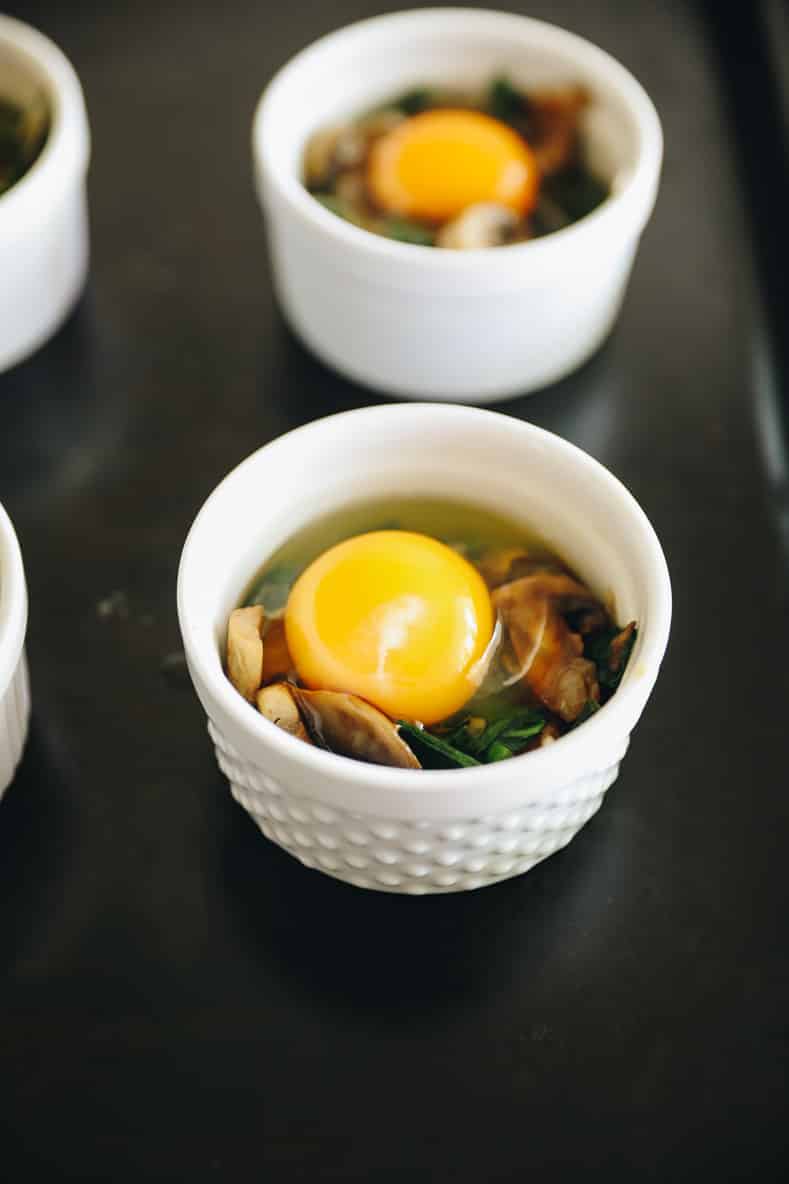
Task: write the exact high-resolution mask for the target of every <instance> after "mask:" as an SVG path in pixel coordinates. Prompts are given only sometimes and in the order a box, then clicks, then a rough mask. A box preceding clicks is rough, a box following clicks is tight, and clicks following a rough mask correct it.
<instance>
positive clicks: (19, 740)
mask: <svg viewBox="0 0 789 1184" xmlns="http://www.w3.org/2000/svg"><path fill="white" fill-rule="evenodd" d="M29 719H30V684H29V682H28V675H27V662H26V661H25V655H24V653H23V654H22V656H21V658H20V659H19V664H18V666H17V668H16V671H15V673H14V675H13V677H12V679H11V681H10V683H9V684H8V686H7V687H6V690H5V692H4V694H2V695H0V797H2V796H3V794H4V793H5V791H6V789H7V788H8V785H9V783H10V781H11V778H12V777H13V775H14V772H15V771H16V767H17V765H18V763H19V760H20V757H21V756H22V749H23V748H24V746H25V740H26V738H27V726H28V721H29Z"/></svg>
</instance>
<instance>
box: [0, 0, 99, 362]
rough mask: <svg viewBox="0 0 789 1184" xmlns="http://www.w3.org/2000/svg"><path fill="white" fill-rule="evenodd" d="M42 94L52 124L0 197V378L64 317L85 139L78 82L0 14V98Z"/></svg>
mask: <svg viewBox="0 0 789 1184" xmlns="http://www.w3.org/2000/svg"><path fill="white" fill-rule="evenodd" d="M39 90H43V91H44V92H45V94H46V95H47V98H48V100H49V103H50V106H51V112H52V124H51V127H50V131H49V136H48V138H47V142H46V144H45V145H44V148H43V151H42V152H41V155H40V156H39V158H38V160H36V162H35V163H34V164H33V167H32V168H31V169H30V170H29V171H28V172H27V173H26V174H25V175H24V176H23V177H22V178H21V179H20V180H19V181H18V182H17V183H16V184H15V185H13V186H12V187H11V189H9V190H7V191H6V193H4V194H3V195H2V196H0V372H2V371H3V370H6V369H8V368H9V367H10V366H13V365H14V364H15V363H16V362H20V361H22V359H23V358H26V357H27V356H28V355H29V354H31V353H32V352H33V351H34V350H35V349H37V348H38V347H39V346H40V345H42V344H43V343H44V342H45V341H46V340H47V339H48V338H49V337H51V336H52V334H53V333H54V332H55V330H56V329H57V328H58V327H59V326H60V324H61V323H62V321H63V320H64V319H65V318H66V316H67V315H68V313H69V312H70V311H71V308H72V306H73V305H74V303H75V301H76V300H77V297H78V296H79V294H80V292H81V290H82V286H83V284H84V281H85V276H86V273H87V266H88V225H87V206H86V200H85V177H86V173H87V167H88V156H89V135H88V121H87V116H86V114H85V104H84V102H83V98H82V89H81V87H80V84H79V80H78V78H77V76H76V74H75V73H74V70H73V69H72V67H71V65H70V64H69V62H68V61H67V60H66V58H65V57H64V56H63V54H62V53H61V52H60V50H59V49H58V48H57V46H56V45H53V43H52V42H51V41H50V40H49V39H48V38H46V37H44V36H43V35H42V34H41V33H38V32H37V31H36V30H35V29H32V28H30V26H29V25H25V24H23V23H22V22H21V21H17V20H13V19H12V18H11V17H7V16H0V94H1V95H2V96H3V97H4V98H9V99H13V100H15V101H17V102H21V103H23V104H24V103H27V102H28V101H29V100H30V98H31V97H32V96H33V95H34V94H35V93H36V92H37V91H39Z"/></svg>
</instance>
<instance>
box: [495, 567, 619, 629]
mask: <svg viewBox="0 0 789 1184" xmlns="http://www.w3.org/2000/svg"><path fill="white" fill-rule="evenodd" d="M511 570H512V572H513V579H518V578H521V577H523V576H526V575H529V576H531V578H532V580H533V584H532V588H533V590H534V593H535V595H536V594H538V593H539V594H541V595H543V596H547V597H548V598H549V599H550V600H552V601H554V602H555V603H556V606H557V608H558V609H559V612H560V613H562V614H563V615H569V616H572V617H573V618H574V620H573V622H572V625H573V632H577V633H582V634H586V633H592V632H593V631H594V630H595V629H602V628H604V627H605V626H606V625H607V624H608V622H609V618H608V613H607V612H606V611H605V609H604V608H603V606H602V604H601V603H600V601H599V600H598V599H597V597H596V596H595V594H594V593H593V592H592V591H590V589H589V588H587V587H586V585H585V584H582V583H581V582H580V581H579V580H576V579H575V577H574V576H571V575H570V574H569V572H567V571H566V570H564V569H562V568H561V567H560V566H559V565H558V564H551V563H543V564H542V565H541V566H540V567H538V568H536V569H533V570H532V571H531V572H527V571H525V570H523V569H522V568H519V566H518V565H517V564H513V567H512V569H511ZM516 572H518V575H516V574H515V573H516Z"/></svg>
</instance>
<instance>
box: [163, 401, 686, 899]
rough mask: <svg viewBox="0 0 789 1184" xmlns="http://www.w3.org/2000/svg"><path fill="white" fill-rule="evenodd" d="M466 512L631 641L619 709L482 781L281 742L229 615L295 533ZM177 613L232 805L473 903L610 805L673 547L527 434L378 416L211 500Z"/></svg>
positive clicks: (422, 414)
mask: <svg viewBox="0 0 789 1184" xmlns="http://www.w3.org/2000/svg"><path fill="white" fill-rule="evenodd" d="M404 495H408V496H425V497H433V498H435V497H445V498H449V499H453V500H460V501H473V502H474V503H475V504H477V505H479V506H484V507H488V508H490V509H492V510H497V511H503V512H505V513H506V514H508V515H509V516H510V517H513V518H517V519H520V520H522V521H523V523H524V524H525V525H528V526H531V527H536V528H538V529H539V531H540V533H541V534H542V535H544V537H545V538H546V539H547V540H548V541H549V542H550V543H551V544H552V545H553V546H555V547H556V549H557V550H558V551H559V552H560V553H561V554H562V555H563V556H564V557H565V558H566V559H567V561H568V562H569V563H570V564H571V565H572V566H573V567H574V568H576V569H577V570H578V572H579V573H580V574H581V575H582V576H583V578H584V579H585V580H586V581H587V582H588V583H589V584H590V585H591V586H592V587H593V588H594V589H595V590H596V591H597V593H598V594H599V595H601V596H605V597H609V596H613V599H614V604H615V608H616V613H617V616H618V618H619V620H620V621H627V620H630V619H632V618H635V619H636V620H637V621H638V622H639V636H638V641H637V644H636V646H635V649H634V651H633V654H632V656H631V659H630V663H629V665H628V668H627V672H626V674H625V677H624V679H623V680H622V683H621V686H620V687H619V689H618V691H617V693H616V695H615V696H614V697H613V698H612V699H611V700H610V702H609V703H607V704H606V706H605V707H603V708H602V710H601V711H599V712H598V713H597V714H596V715H595V716H593V718H592V719H590V720H588V721H587V722H586V723H584V724H583V725H582V726H581V727H579V728H577V729H576V730H575V731H573V732H571V733H569V734H568V735H566V736H564V737H562V738H561V739H560V740H558V741H557V742H556V743H554V744H552V745H549V746H546V747H545V748H543V749H540V750H538V751H536V752H532V753H528V754H526V755H524V756H520V757H514V758H513V759H511V760H507V761H502V762H500V763H498V764H494V765H487V766H483V767H480V768H471V769H459V770H444V771H436V772H433V771H430V772H427V771H418V770H405V769H389V768H383V767H381V766H377V765H368V764H362V763H360V762H357V761H352V760H348V759H346V758H344V757H340V756H335V755H333V754H330V753H326V752H323V751H321V750H319V749H317V748H313V747H311V746H309V745H306V744H304V743H302V742H301V741H299V740H296V739H294V738H293V737H291V736H289V735H287V734H286V733H285V732H283V731H281V730H280V729H278V728H277V727H275V725H273V724H272V723H270V722H269V721H268V720H265V719H263V717H262V716H261V715H259V714H258V712H257V711H256V710H255V709H254V708H253V707H252V706H250V705H249V704H248V703H246V702H245V701H244V700H243V699H242V698H241V697H240V696H239V695H238V694H237V693H236V691H235V690H234V689H233V687H232V686H231V685H230V683H229V682H228V680H227V678H226V677H225V674H224V671H223V667H222V651H223V647H224V640H225V629H226V622H227V617H228V615H229V613H230V611H231V609H232V608H234V607H235V605H236V604H237V603H238V600H239V597H240V596H241V594H242V592H243V589H244V587H245V586H246V584H247V582H248V580H249V579H250V578H251V576H252V575H253V574H254V572H255V570H256V569H257V568H258V567H259V566H260V565H261V563H263V561H264V560H265V558H266V556H267V555H270V554H271V553H272V552H273V551H275V550H276V548H277V547H279V546H280V545H281V544H282V543H283V542H284V541H285V540H286V539H287V538H288V537H290V536H291V535H292V534H294V533H295V532H296V531H298V530H299V529H300V528H301V527H303V526H304V525H305V524H307V523H309V522H312V521H314V520H315V519H316V518H318V517H320V516H321V515H322V514H325V513H327V512H329V511H333V510H337V509H339V508H341V507H342V506H346V505H355V504H358V503H360V502H364V501H365V500H370V499H380V498H385V497H387V496H392V497H393V498H402V497H403V496H404ZM178 613H179V620H180V626H181V632H182V635H183V641H184V648H185V652H186V657H187V662H188V664H189V670H190V673H191V676H192V680H193V682H194V685H195V689H196V691H197V694H198V696H199V698H200V701H201V702H202V704H203V707H204V708H205V711H206V714H207V716H208V726H209V731H210V733H211V737H212V739H213V741H214V745H215V747H216V755H217V759H218V761H219V764H220V767H221V768H222V770H223V771H224V773H225V774H226V776H227V778H228V780H229V782H230V787H231V790H232V793H233V796H234V797H235V798H236V800H237V801H238V802H240V804H241V805H242V806H243V807H244V808H245V809H246V810H247V811H248V812H249V813H250V814H251V815H252V817H253V818H254V820H255V821H256V822H257V823H258V825H259V827H260V829H261V830H262V831H263V833H264V834H265V835H266V837H267V838H269V839H271V840H272V841H273V842H275V843H278V844H279V845H280V846H281V847H284V848H285V850H287V851H289V852H290V853H291V854H293V855H295V856H296V858H297V859H300V860H301V862H302V863H303V864H306V866H307V867H312V868H317V869H318V870H320V871H324V872H326V873H328V874H329V875H332V876H335V877H337V878H338V879H341V880H346V881H348V882H349V883H351V884H356V885H358V886H359V887H363V888H376V889H379V890H384V891H390V892H403V893H410V894H424V893H433V892H451V891H460V890H463V889H469V888H478V887H481V886H483V885H485V884H493V883H495V882H496V881H498V880H503V879H506V878H508V877H509V876H515V875H519V874H520V873H521V872H524V871H527V870H528V869H529V868H530V867H533V866H534V864H536V863H538V862H539V861H540V860H542V859H544V858H545V857H546V856H547V855H550V854H552V853H553V852H554V851H557V850H559V848H560V847H564V846H565V845H566V844H567V843H568V842H569V841H570V839H571V838H572V837H573V835H574V834H576V832H577V831H578V830H579V829H580V827H581V826H583V824H584V823H585V822H586V821H588V819H589V818H590V817H591V816H592V815H593V814H594V813H595V811H596V810H597V809H598V807H599V806H600V804H601V802H602V800H603V795H604V794H605V791H606V790H607V789H608V787H609V786H610V785H611V783H612V782H613V781H614V780H615V779H616V777H617V774H618V772H619V763H620V761H621V760H622V757H623V756H624V754H625V752H626V750H627V746H628V742H629V737H630V733H631V731H632V729H633V727H634V726H635V724H636V723H637V721H638V719H639V717H640V715H641V712H642V711H643V709H644V706H645V704H646V702H647V699H648V698H649V695H650V692H651V690H652V687H653V686H654V683H655V679H656V677H657V674H658V669H659V667H660V663H661V660H662V658H663V654H664V651H665V648H666V644H667V641H668V634H669V624H670V618H671V585H670V582H669V576H668V570H667V568H666V562H665V559H664V557H663V552H662V550H661V547H660V543H659V542H658V540H657V537H656V535H655V532H654V530H653V529H652V527H651V526H650V524H649V522H648V520H647V518H646V517H645V515H644V513H643V511H642V510H641V509H640V507H639V506H638V504H637V503H636V501H635V500H634V499H633V497H632V496H631V495H630V494H629V493H628V491H627V490H626V489H625V488H624V487H623V486H622V485H621V484H620V482H619V481H617V480H616V478H614V477H613V476H612V475H611V474H610V473H609V472H608V471H607V470H606V469H605V468H603V467H602V465H600V464H598V463H597V461H595V460H593V459H592V458H591V457H589V456H587V455H586V454H585V453H583V452H581V451H580V450H579V449H578V448H575V447H574V446H573V445H572V444H568V443H567V442H566V441H564V440H561V439H559V438H558V437H557V436H554V435H552V434H550V433H549V432H545V431H543V430H541V429H540V428H537V427H534V426H532V425H530V424H525V423H521V422H519V421H517V420H513V419H510V418H508V417H506V416H503V415H499V414H495V413H493V412H490V411H481V410H478V409H474V408H470V407H459V406H454V405H451V404H424V403H422V404H412V405H408V404H405V405H400V406H386V407H369V408H365V409H363V410H360V411H351V412H348V413H346V414H343V415H335V416H331V417H329V418H327V419H322V420H318V421H317V422H315V423H312V424H309V425H307V426H306V427H303V428H300V429H298V430H297V431H294V432H290V433H289V434H287V435H285V436H282V437H280V438H279V439H277V440H274V441H273V442H272V443H271V444H268V445H266V446H265V447H264V448H261V449H259V451H257V452H255V453H253V455H252V456H250V457H248V458H247V460H245V461H244V462H243V463H242V464H240V465H239V466H238V468H236V469H234V470H233V472H231V473H230V474H229V476H227V477H226V478H225V480H224V481H223V482H222V483H221V484H220V485H219V486H218V487H217V488H216V489H215V490H214V492H213V493H212V494H211V496H210V497H209V498H208V500H207V502H206V503H205V505H204V506H203V508H202V510H201V511H200V513H199V514H198V516H197V518H196V520H195V522H194V524H193V526H192V529H191V531H190V533H189V536H188V538H187V540H186V544H185V546H184V550H183V554H182V556H181V565H180V570H179V576H178Z"/></svg>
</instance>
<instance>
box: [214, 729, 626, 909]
mask: <svg viewBox="0 0 789 1184" xmlns="http://www.w3.org/2000/svg"><path fill="white" fill-rule="evenodd" d="M208 730H209V733H210V735H211V738H212V740H213V742H214V746H215V749H216V756H217V760H218V762H219V766H220V768H221V769H222V772H223V773H224V774H225V776H226V777H227V778H228V780H229V782H230V789H231V792H232V794H233V797H234V798H235V799H236V801H237V802H238V803H239V804H240V805H241V806H243V807H244V809H245V810H246V811H247V812H248V813H249V814H250V815H251V816H252V818H253V819H254V820H255V822H256V823H257V824H258V826H259V827H260V829H261V830H262V832H263V834H264V835H265V836H266V838H268V839H271V841H272V842H273V843H277V844H278V845H279V846H280V847H282V848H284V850H285V851H289V852H290V854H291V855H295V857H296V858H297V859H298V860H300V861H301V862H302V863H303V864H304V865H305V866H306V867H310V868H315V869H316V870H318V871H322V872H325V873H326V874H327V875H330V876H334V877H335V878H336V879H338V880H344V881H346V883H348V884H354V885H356V887H358V888H372V889H376V890H377V891H379V892H400V893H407V894H409V895H412V896H423V895H426V894H428V893H437V892H462V891H467V890H469V889H472V888H482V887H484V886H485V885H487V884H495V883H497V882H498V881H499V880H506V879H509V878H510V877H511V876H518V875H520V874H521V873H522V872H526V871H528V870H529V869H530V868H532V867H534V865H535V864H537V863H539V862H540V861H541V860H543V859H545V858H546V857H547V856H548V855H552V854H553V853H554V852H555V851H558V850H559V849H560V848H562V847H564V846H566V845H567V843H569V842H570V839H572V838H573V836H574V835H575V834H577V832H578V831H579V830H580V828H581V827H582V826H583V825H584V823H585V822H587V821H588V820H589V819H590V818H591V817H592V815H593V814H594V813H595V812H596V811H597V810H598V809H599V807H600V805H601V803H602V800H603V795H604V794H605V791H606V790H607V789H608V787H609V786H610V785H611V784H612V783H613V782H614V781H615V780H616V777H617V774H618V772H619V763H618V762H617V763H616V764H613V765H611V766H610V767H609V768H607V769H604V770H603V771H602V772H597V773H594V774H591V775H589V776H585V777H579V778H576V779H574V780H573V781H571V782H570V783H569V784H567V785H565V786H563V787H562V788H561V789H559V790H557V791H555V792H554V793H552V794H551V795H550V797H543V798H541V799H540V801H539V803H535V802H524V804H523V806H522V808H519V809H517V810H508V811H507V812H506V813H500V814H492V815H485V816H483V817H479V818H472V819H468V818H464V819H452V818H447V819H446V820H443V819H442V820H434V819H431V820H413V819H409V820H407V821H406V820H403V821H398V820H397V819H392V818H380V817H377V816H376V815H374V814H360V813H356V812H353V813H351V812H349V811H346V810H341V809H338V808H337V807H335V806H327V805H323V804H322V803H320V802H317V801H313V800H312V799H310V798H306V797H303V796H301V795H300V794H296V793H294V792H292V791H291V790H290V789H289V788H288V787H287V786H286V785H283V784H282V783H280V782H278V781H276V780H275V779H274V778H273V777H271V776H270V775H269V774H267V773H266V772H265V770H264V769H261V768H260V767H259V766H257V765H254V764H252V763H251V762H250V761H248V760H247V759H246V758H245V757H243V756H241V755H240V754H239V753H238V752H237V751H236V750H235V749H234V748H233V746H232V745H231V744H229V743H228V741H227V740H226V738H225V737H224V736H223V735H222V733H221V732H220V731H219V729H218V728H217V727H216V725H215V724H214V723H213V722H211V721H209V724H208Z"/></svg>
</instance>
